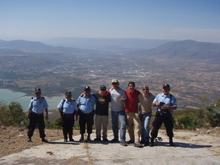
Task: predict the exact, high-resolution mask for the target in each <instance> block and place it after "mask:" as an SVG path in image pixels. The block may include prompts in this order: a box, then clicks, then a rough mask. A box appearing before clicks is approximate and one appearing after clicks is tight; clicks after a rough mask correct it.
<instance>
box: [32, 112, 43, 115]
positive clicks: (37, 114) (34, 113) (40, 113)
mask: <svg viewBox="0 0 220 165" xmlns="http://www.w3.org/2000/svg"><path fill="white" fill-rule="evenodd" d="M31 113H32V114H33V115H36V116H42V115H43V113H35V112H31Z"/></svg>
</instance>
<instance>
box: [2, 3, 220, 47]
mask: <svg viewBox="0 0 220 165" xmlns="http://www.w3.org/2000/svg"><path fill="white" fill-rule="evenodd" d="M57 37H91V38H145V39H177V40H184V39H193V40H197V41H208V42H219V43H220V0H0V39H2V40H15V39H24V40H35V41H39V40H43V39H51V38H57Z"/></svg>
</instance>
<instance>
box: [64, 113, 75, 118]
mask: <svg viewBox="0 0 220 165" xmlns="http://www.w3.org/2000/svg"><path fill="white" fill-rule="evenodd" d="M63 116H65V117H73V116H74V115H73V114H66V113H63Z"/></svg>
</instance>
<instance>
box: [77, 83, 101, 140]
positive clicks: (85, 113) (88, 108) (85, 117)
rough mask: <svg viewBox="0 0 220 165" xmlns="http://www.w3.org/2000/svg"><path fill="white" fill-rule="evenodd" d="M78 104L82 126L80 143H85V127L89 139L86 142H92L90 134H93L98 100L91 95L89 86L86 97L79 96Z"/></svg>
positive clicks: (86, 87) (85, 93)
mask: <svg viewBox="0 0 220 165" xmlns="http://www.w3.org/2000/svg"><path fill="white" fill-rule="evenodd" d="M76 102H77V104H78V106H79V113H78V114H79V126H80V134H81V138H80V141H84V133H85V125H87V133H88V137H87V139H86V140H85V142H90V141H91V139H90V134H91V133H92V126H93V124H94V119H93V116H94V114H95V113H94V105H95V104H96V102H97V100H96V98H95V96H94V95H93V94H91V90H90V87H89V86H85V88H84V95H83V96H79V98H78V99H77V101H76Z"/></svg>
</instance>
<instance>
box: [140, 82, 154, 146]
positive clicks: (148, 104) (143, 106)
mask: <svg viewBox="0 0 220 165" xmlns="http://www.w3.org/2000/svg"><path fill="white" fill-rule="evenodd" d="M154 98H155V97H154V95H152V94H151V93H150V91H149V88H148V86H146V85H144V86H143V87H142V94H141V95H139V96H138V99H139V102H140V106H139V107H138V108H139V112H140V120H141V143H142V144H144V146H149V138H150V136H149V132H150V127H149V124H150V119H151V115H152V102H153V100H154Z"/></svg>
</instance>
